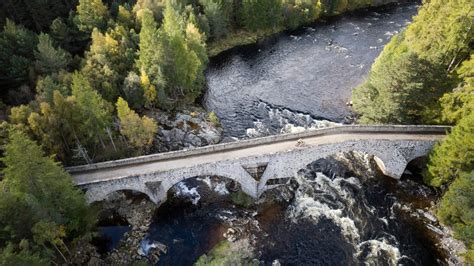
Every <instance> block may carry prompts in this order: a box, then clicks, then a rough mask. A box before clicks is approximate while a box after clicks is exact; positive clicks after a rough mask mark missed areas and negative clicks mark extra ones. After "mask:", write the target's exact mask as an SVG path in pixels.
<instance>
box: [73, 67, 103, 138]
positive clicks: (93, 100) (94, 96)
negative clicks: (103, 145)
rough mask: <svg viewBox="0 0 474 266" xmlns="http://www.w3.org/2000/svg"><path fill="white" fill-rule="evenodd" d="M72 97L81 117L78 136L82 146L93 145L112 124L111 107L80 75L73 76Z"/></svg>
mask: <svg viewBox="0 0 474 266" xmlns="http://www.w3.org/2000/svg"><path fill="white" fill-rule="evenodd" d="M71 91H72V96H74V100H75V103H76V105H77V108H78V110H79V111H80V113H79V114H78V115H80V116H82V118H83V119H82V123H81V128H80V129H79V130H78V132H82V136H79V137H80V139H81V142H82V143H83V144H84V145H93V144H95V143H98V142H99V140H101V138H102V137H103V136H104V135H105V134H106V129H107V128H109V127H110V126H111V124H112V114H111V109H112V108H111V106H110V105H109V103H108V102H106V101H105V100H104V99H102V97H101V96H100V95H99V94H98V93H97V91H95V90H94V89H93V88H92V87H91V85H90V83H89V82H88V81H87V80H86V79H85V78H84V76H82V75H81V74H78V73H76V74H75V75H74V76H73V80H72V86H71Z"/></svg>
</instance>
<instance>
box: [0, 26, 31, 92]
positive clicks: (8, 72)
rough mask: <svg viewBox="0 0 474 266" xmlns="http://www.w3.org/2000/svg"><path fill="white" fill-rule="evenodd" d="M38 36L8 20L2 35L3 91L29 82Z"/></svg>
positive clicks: (0, 77) (0, 68)
mask: <svg viewBox="0 0 474 266" xmlns="http://www.w3.org/2000/svg"><path fill="white" fill-rule="evenodd" d="M37 42H38V40H37V37H36V35H35V34H34V33H33V32H31V31H29V30H27V29H26V28H25V27H23V26H21V25H16V24H15V23H13V22H12V21H11V20H7V21H6V24H5V27H4V28H3V31H2V32H1V33H0V85H2V86H1V87H2V89H4V90H5V89H7V90H9V89H13V88H17V87H18V86H20V85H21V84H23V83H25V82H27V81H28V77H29V70H30V67H31V65H32V62H33V60H34V54H33V51H34V49H35V47H36V44H37Z"/></svg>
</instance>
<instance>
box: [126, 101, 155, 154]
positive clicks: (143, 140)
mask: <svg viewBox="0 0 474 266" xmlns="http://www.w3.org/2000/svg"><path fill="white" fill-rule="evenodd" d="M117 116H118V118H119V121H120V133H121V134H122V135H124V136H125V137H126V138H127V140H128V141H129V142H130V144H132V146H133V147H135V148H139V149H147V148H149V147H150V146H151V144H153V140H154V139H155V135H156V132H157V130H158V128H157V124H156V122H155V121H154V120H153V119H151V118H148V117H146V116H143V117H141V118H140V117H139V116H138V115H137V114H136V113H135V112H134V111H133V110H130V108H129V107H128V103H127V102H126V101H125V100H124V99H122V98H121V97H119V98H118V100H117Z"/></svg>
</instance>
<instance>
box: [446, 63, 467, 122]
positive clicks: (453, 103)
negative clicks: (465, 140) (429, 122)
mask: <svg viewBox="0 0 474 266" xmlns="http://www.w3.org/2000/svg"><path fill="white" fill-rule="evenodd" d="M457 72H458V77H459V78H460V79H462V82H460V84H459V85H458V86H457V87H456V88H455V89H454V90H453V91H452V92H450V93H446V94H445V95H443V97H442V98H441V99H440V102H441V106H442V108H443V110H442V116H443V120H444V121H445V122H447V123H450V124H456V123H457V122H458V121H459V120H461V118H463V117H465V116H467V115H469V114H470V113H473V112H474V55H471V59H470V60H466V61H464V63H463V65H462V66H461V68H459V70H458V71H457Z"/></svg>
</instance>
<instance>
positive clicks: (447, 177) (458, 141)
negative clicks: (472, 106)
mask: <svg viewBox="0 0 474 266" xmlns="http://www.w3.org/2000/svg"><path fill="white" fill-rule="evenodd" d="M472 147H474V113H470V114H468V115H466V116H465V117H463V118H461V120H459V122H458V124H457V125H456V126H455V127H454V128H453V129H452V132H451V133H450V134H449V135H448V136H447V137H446V138H445V139H444V140H443V141H442V142H441V144H438V145H436V146H435V148H434V150H433V152H432V154H430V158H429V159H430V161H429V163H428V173H427V174H426V178H425V181H426V182H427V183H429V184H431V185H433V186H438V187H439V186H444V185H449V184H450V183H451V182H452V181H453V180H454V179H455V178H456V177H457V176H459V173H460V172H462V171H471V170H472V169H474V150H473V148H472Z"/></svg>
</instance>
